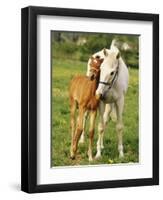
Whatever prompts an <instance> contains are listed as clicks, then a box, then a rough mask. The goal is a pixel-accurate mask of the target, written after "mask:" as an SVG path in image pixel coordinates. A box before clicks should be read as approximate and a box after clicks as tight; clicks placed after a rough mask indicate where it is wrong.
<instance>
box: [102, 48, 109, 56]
mask: <svg viewBox="0 0 163 200" xmlns="http://www.w3.org/2000/svg"><path fill="white" fill-rule="evenodd" d="M103 53H104V55H105V56H108V52H107V50H106V48H104V49H103Z"/></svg>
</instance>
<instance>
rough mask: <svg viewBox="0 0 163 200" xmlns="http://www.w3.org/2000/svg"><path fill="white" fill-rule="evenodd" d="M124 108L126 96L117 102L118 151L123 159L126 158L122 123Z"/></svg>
mask: <svg viewBox="0 0 163 200" xmlns="http://www.w3.org/2000/svg"><path fill="white" fill-rule="evenodd" d="M123 107H124V96H122V97H121V98H120V99H119V100H118V101H117V102H116V110H117V124H116V131H117V136H118V151H119V157H120V158H122V157H123V156H124V153H123V129H124V127H123V121H122V113H123Z"/></svg>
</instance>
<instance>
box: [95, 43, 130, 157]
mask: <svg viewBox="0 0 163 200" xmlns="http://www.w3.org/2000/svg"><path fill="white" fill-rule="evenodd" d="M102 51H103V54H104V61H103V63H102V64H101V67H100V69H101V73H100V81H99V85H98V88H97V90H96V96H97V98H100V99H101V101H100V105H99V114H100V119H99V120H100V121H99V124H98V141H97V153H96V158H99V157H101V149H102V148H103V135H104V130H105V127H106V123H107V121H108V117H109V114H110V112H111V109H110V108H109V107H108V108H107V107H106V105H110V107H112V105H114V106H115V108H116V115H117V122H116V131H117V135H118V151H119V157H123V156H124V153H123V121H122V113H123V107H124V97H125V93H126V91H127V88H128V80H129V73H128V69H127V66H126V64H125V63H124V61H123V59H122V58H121V56H120V53H119V50H118V49H117V48H116V47H111V49H110V50H109V49H107V50H106V49H104V50H102ZM106 108H107V109H106Z"/></svg>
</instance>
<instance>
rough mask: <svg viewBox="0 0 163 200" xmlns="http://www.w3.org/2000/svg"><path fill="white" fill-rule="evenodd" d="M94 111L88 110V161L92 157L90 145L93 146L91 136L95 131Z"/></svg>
mask: <svg viewBox="0 0 163 200" xmlns="http://www.w3.org/2000/svg"><path fill="white" fill-rule="evenodd" d="M96 113H97V112H96V111H91V112H90V127H89V147H88V157H89V161H92V160H93V157H92V146H93V138H94V131H95V120H96Z"/></svg>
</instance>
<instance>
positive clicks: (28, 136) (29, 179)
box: [21, 6, 159, 193]
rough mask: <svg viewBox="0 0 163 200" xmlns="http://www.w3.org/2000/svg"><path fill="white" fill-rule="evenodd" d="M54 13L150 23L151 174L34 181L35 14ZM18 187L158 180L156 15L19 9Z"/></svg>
mask: <svg viewBox="0 0 163 200" xmlns="http://www.w3.org/2000/svg"><path fill="white" fill-rule="evenodd" d="M38 15H49V16H50V15H55V16H65V17H68V16H71V17H87V18H95V19H96V18H102V19H123V20H139V21H150V22H152V23H153V41H152V42H153V177H152V178H140V179H130V180H113V181H96V182H80V183H79V182H77V183H63V184H47V185H38V184H37V16H38ZM21 19H22V20H21V77H22V79H21V102H22V103H21V190H22V191H25V192H28V193H36V192H52V191H53V192H54V191H67V190H83V189H100V188H115V187H130V186H145V185H146V186H147V185H158V184H159V15H158V14H144V13H128V12H112V11H99V10H82V9H66V8H50V7H35V6H30V7H26V8H22V11H21Z"/></svg>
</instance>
